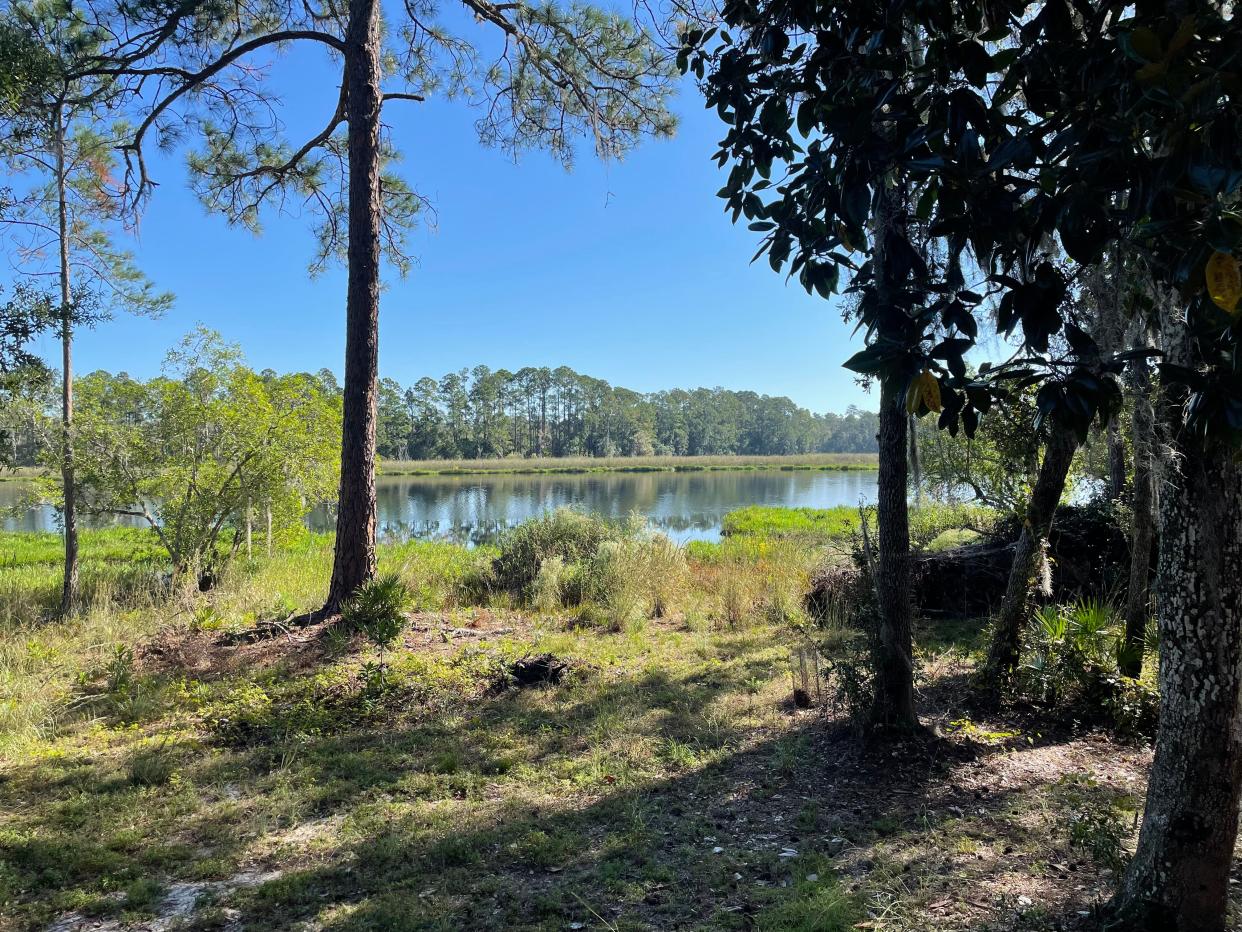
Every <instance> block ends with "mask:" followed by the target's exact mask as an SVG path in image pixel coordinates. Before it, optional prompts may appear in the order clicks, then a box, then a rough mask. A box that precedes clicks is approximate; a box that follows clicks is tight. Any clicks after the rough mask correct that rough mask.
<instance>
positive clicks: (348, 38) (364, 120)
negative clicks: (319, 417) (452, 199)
mask: <svg viewBox="0 0 1242 932" xmlns="http://www.w3.org/2000/svg"><path fill="white" fill-rule="evenodd" d="M345 83H346V105H347V110H348V119H349V251H348V265H349V273H348V277H349V284H348V294H347V297H346V308H345V315H346V322H345V385H344V412H343V426H342V432H341V491H340V498H339V502H338V507H337V514H336V551H335V555H334V558H333V563H332V583H331V586H330V587H329V589H328V599H327V602H326V603H325V604H324V607H323V610H322V613H323V614H325V615H331V614H335V613H336V612H338V611H340V608H341V605H342V603H343V602H344V601H345V600H346V599H348V598H349V597H350V596H351V595H352V594H353V593H354V592H355V591H356V590H357V589H358V587H359V586H361V585H362V584H363V583H365V582H366V581H367V580H369V579H371V578H372V577H373V576H374V575H375V567H376V561H375V521H376V505H375V423H376V417H377V399H378V390H379V386H378V375H379V289H380V281H379V265H380V211H381V209H382V206H383V205H382V204H381V201H380V149H379V144H380V108H381V104H382V99H381V92H380V38H379V2H378V0H350V3H349V24H348V28H347V29H346V34H345Z"/></svg>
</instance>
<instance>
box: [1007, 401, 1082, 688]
mask: <svg viewBox="0 0 1242 932" xmlns="http://www.w3.org/2000/svg"><path fill="white" fill-rule="evenodd" d="M1077 449H1078V439H1077V438H1076V437H1075V436H1074V432H1073V431H1071V430H1069V429H1068V428H1066V427H1062V426H1061V425H1060V424H1056V423H1053V424H1052V425H1051V426H1050V429H1049V433H1048V443H1047V445H1046V447H1045V449H1044V460H1043V462H1042V463H1041V464H1040V466H1039V475H1038V477H1037V478H1036V480H1035V488H1034V489H1033V490H1032V491H1031V500H1030V504H1029V506H1028V508H1027V513H1026V520H1025V521H1024V522H1023V525H1022V533H1021V534H1020V535H1019V536H1018V542H1017V544H1016V545H1015V546H1014V552H1013V564H1012V566H1011V567H1010V570H1009V582H1008V584H1007V585H1006V587H1005V596H1004V599H1003V600H1002V601H1001V607H1000V612H999V613H998V615H997V617H996V627H995V629H994V631H993V634H992V645H991V648H990V649H989V651H988V660H987V666H986V672H987V675H988V676H991V677H997V676H1003V675H1005V674H1007V673H1010V672H1012V671H1013V670H1015V669H1017V666H1018V661H1019V659H1020V655H1021V650H1022V623H1023V622H1024V621H1025V620H1026V613H1027V609H1028V606H1029V604H1030V600H1031V590H1032V589H1033V588H1034V583H1035V576H1036V573H1037V571H1038V569H1039V561H1040V560H1041V559H1042V556H1043V551H1044V547H1045V546H1046V544H1047V542H1048V534H1049V532H1050V531H1051V530H1052V517H1053V515H1054V514H1055V512H1056V509H1057V505H1058V504H1059V503H1060V501H1061V495H1062V494H1063V493H1064V492H1065V480H1066V477H1067V476H1068V475H1069V470H1070V466H1071V464H1072V463H1073V462H1074V452H1075V451H1076V450H1077Z"/></svg>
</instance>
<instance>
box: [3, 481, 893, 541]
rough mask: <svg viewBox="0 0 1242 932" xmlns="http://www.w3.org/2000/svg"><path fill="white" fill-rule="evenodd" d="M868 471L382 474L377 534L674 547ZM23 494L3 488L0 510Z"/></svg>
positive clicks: (49, 523)
mask: <svg viewBox="0 0 1242 932" xmlns="http://www.w3.org/2000/svg"><path fill="white" fill-rule="evenodd" d="M875 482H876V474H875V473H874V472H814V471H780V470H759V471H754V472H697V473H605V474H597V475H564V476H529V475H528V476H409V477H403V476H385V477H381V478H380V479H379V480H378V482H377V497H378V507H379V530H380V534H381V535H382V536H384V537H387V538H397V539H408V538H411V537H414V538H420V539H431V538H435V539H444V540H451V541H455V542H458V543H464V544H468V545H471V546H474V545H478V544H482V543H487V542H490V541H494V540H495V539H496V537H497V535H498V534H500V532H502V531H503V530H504V529H505V528H508V527H512V526H513V525H515V524H520V523H521V522H522V521H524V520H526V519H527V518H529V517H532V516H534V515H537V514H540V513H542V512H544V511H547V510H549V509H552V508H558V507H562V506H567V507H573V508H578V509H581V510H584V511H590V512H594V513H596V514H602V515H607V516H609V517H612V518H623V517H625V516H627V515H629V514H631V513H632V512H637V513H639V514H641V515H643V516H644V517H646V518H647V520H648V521H649V522H650V524H651V525H652V526H653V527H654V528H656V529H657V530H660V531H662V532H663V533H665V534H668V535H669V537H671V538H673V539H674V540H677V541H679V542H683V543H684V542H686V541H689V540H717V539H718V538H719V537H720V523H721V519H722V518H723V517H724V516H725V514H727V513H728V512H730V511H733V510H734V509H736V508H741V507H743V506H745V505H774V506H785V507H800V508H802V507H804V508H828V507H831V506H834V505H856V504H858V502H859V501H860V500H861V501H865V502H867V503H872V502H874V501H875ZM26 490H27V487H25V486H24V484H22V483H15V482H5V483H0V508H3V507H4V506H6V505H11V504H13V503H15V502H16V501H17V500H18V498H19V495H20V494H22V493H23V492H24V491H26ZM333 521H334V518H333V515H332V514H331V513H330V511H329V510H328V509H317V510H315V511H314V512H312V513H311V514H310V515H309V516H308V517H307V523H308V524H309V525H310V527H311V528H312V529H314V530H331V529H332V527H333ZM55 527H56V523H55V514H54V512H53V511H52V510H51V509H50V508H48V507H46V506H41V507H36V508H29V509H25V510H24V511H22V512H21V513H19V514H17V515H15V516H11V517H6V518H5V520H4V528H5V529H6V530H28V531H34V530H52V529H55Z"/></svg>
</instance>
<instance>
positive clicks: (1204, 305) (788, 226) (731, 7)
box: [679, 0, 1242, 438]
mask: <svg viewBox="0 0 1242 932" xmlns="http://www.w3.org/2000/svg"><path fill="white" fill-rule="evenodd" d="M863 36H866V37H867V39H866V40H865V41H859V37H863ZM1140 38H1141V40H1142V41H1139V39H1140ZM1238 38H1239V27H1238V23H1237V21H1236V18H1232V17H1231V16H1230V15H1229V14H1228V13H1227V12H1226V9H1225V8H1223V7H1221V6H1220V5H1219V4H1218V3H1215V2H1212V0H1194V2H1189V3H1184V4H1178V5H1169V4H1158V3H1152V4H1139V5H1137V6H1136V7H1134V8H1133V9H1130V8H1127V10H1126V11H1125V12H1124V13H1123V14H1118V16H1116V17H1114V16H1112V15H1111V14H1109V15H1101V16H1100V17H1097V18H1093V19H1092V21H1091V23H1090V24H1089V25H1084V24H1083V23H1080V22H1079V21H1078V20H1077V19H1076V18H1075V17H1074V16H1073V15H1071V13H1070V11H1069V10H1068V8H1067V7H1066V6H1065V5H1064V4H1062V3H1043V4H1038V5H1036V6H1035V7H1033V8H1029V5H1028V4H1025V3H1006V2H1002V3H999V4H996V3H982V2H978V0H958V2H954V3H950V4H947V5H938V4H907V5H904V6H901V7H898V8H893V7H891V6H890V5H877V4H859V3H853V2H848V0H839V2H815V3H808V2H798V3H792V4H790V3H774V2H760V3H730V4H726V5H725V7H724V8H723V10H722V22H721V24H720V27H713V28H707V29H705V28H700V27H698V26H695V25H693V24H691V25H690V26H689V27H688V28H687V29H686V31H685V33H684V34H683V42H684V47H683V49H682V51H681V53H680V56H679V62H680V64H681V67H682V69H683V71H691V72H693V73H694V74H695V76H696V77H698V78H700V79H701V83H702V88H703V91H704V94H705V96H706V99H707V104H708V106H709V107H715V108H716V109H717V112H718V113H719V114H720V116H721V118H722V120H723V121H724V122H725V123H726V124H727V125H728V129H727V131H726V133H725V137H724V139H723V140H722V142H721V146H720V150H719V151H718V152H717V153H716V159H717V162H718V163H719V164H720V165H721V166H722V167H723V166H725V165H727V164H730V163H731V170H730V172H729V175H728V179H727V181H726V182H725V185H724V187H723V188H722V189H721V191H720V196H721V197H722V198H723V199H724V200H725V203H726V209H727V210H728V211H729V212H730V213H731V215H732V218H733V220H734V222H737V221H738V220H739V219H741V218H742V217H743V216H744V217H745V218H746V220H747V222H748V223H749V224H750V228H751V229H752V230H754V231H756V232H757V233H760V234H761V235H762V244H761V246H760V248H759V251H758V253H757V257H758V256H761V255H764V254H766V256H767V258H768V261H769V263H770V265H771V267H772V268H773V270H774V271H778V272H783V273H786V274H790V275H795V276H797V278H798V279H799V281H800V283H801V284H802V285H803V287H804V288H805V289H806V290H807V291H808V292H813V293H817V294H819V295H821V296H823V297H828V296H829V295H830V294H832V293H833V292H835V291H837V290H839V288H840V286H841V284H842V279H843V278H844V277H846V276H849V277H850V281H849V285H850V290H851V291H853V292H855V293H857V294H859V296H860V297H859V301H858V303H857V305H856V311H857V315H858V317H859V318H860V321H861V323H862V325H863V326H865V327H866V330H867V333H868V346H867V348H866V349H864V350H863V351H861V352H859V353H857V354H856V355H855V356H854V357H853V358H851V359H850V360H849V361H848V362H847V363H846V365H847V367H849V368H851V369H853V370H854V371H856V372H858V373H860V374H862V375H864V376H879V377H881V378H882V379H884V380H886V381H888V382H889V383H890V384H895V385H898V386H906V385H909V384H911V383H912V382H913V380H915V379H916V378H924V377H926V376H931V377H934V378H936V379H937V381H938V383H939V389H940V395H941V398H942V400H943V411H942V412H941V414H940V417H939V425H940V426H941V427H945V428H949V429H950V430H954V431H956V430H958V429H959V428H961V429H964V430H965V431H966V433H967V434H971V433H973V432H974V430H975V429H976V427H977V426H978V423H979V419H980V417H981V416H983V415H985V414H986V413H987V412H988V411H989V410H990V409H991V407H992V405H993V402H994V401H995V400H998V399H999V400H1001V401H1005V400H1006V397H1007V395H1008V394H1009V386H1011V385H1017V386H1019V387H1030V386H1033V385H1039V389H1038V392H1037V395H1036V406H1037V409H1038V413H1037V417H1036V426H1037V427H1038V426H1039V424H1040V423H1042V422H1043V421H1044V420H1045V419H1046V418H1048V417H1055V418H1057V419H1058V420H1060V421H1061V422H1062V423H1064V424H1066V425H1067V426H1070V427H1072V428H1073V429H1074V430H1075V431H1076V433H1077V434H1078V435H1079V437H1080V438H1085V436H1086V434H1087V432H1088V428H1089V426H1090V424H1091V423H1092V421H1093V419H1095V418H1096V417H1097V415H1098V416H1100V417H1106V416H1107V415H1108V414H1109V413H1110V412H1111V411H1112V410H1115V408H1116V406H1117V403H1118V400H1119V397H1120V393H1119V390H1118V387H1117V385H1116V382H1115V380H1114V379H1113V378H1111V376H1113V375H1115V374H1117V373H1118V372H1120V371H1121V369H1122V367H1123V365H1124V358H1123V355H1120V354H1115V355H1112V356H1108V355H1107V354H1105V353H1103V352H1102V350H1101V347H1100V346H1099V345H1098V344H1097V343H1096V342H1095V340H1093V339H1092V338H1091V337H1090V336H1089V335H1088V334H1087V333H1086V332H1085V331H1084V330H1083V329H1082V327H1081V326H1079V324H1078V322H1076V321H1075V320H1074V316H1075V315H1074V309H1073V307H1072V301H1073V299H1074V292H1075V289H1074V288H1071V287H1070V284H1071V282H1072V281H1073V280H1075V278H1076V277H1077V275H1078V273H1079V271H1080V270H1081V269H1082V268H1083V267H1089V266H1092V265H1094V264H1096V263H1098V262H1099V261H1100V259H1101V257H1102V256H1103V255H1104V254H1105V252H1106V251H1107V250H1108V249H1109V248H1110V247H1116V248H1119V249H1122V250H1123V251H1126V250H1128V249H1129V248H1130V247H1134V249H1133V252H1134V254H1135V256H1136V257H1141V258H1138V259H1137V260H1136V264H1138V265H1140V266H1141V267H1142V269H1143V270H1144V272H1145V273H1146V275H1147V276H1148V277H1149V279H1148V280H1149V281H1154V282H1156V283H1157V284H1158V285H1159V286H1160V287H1164V288H1169V289H1174V290H1176V291H1177V292H1178V293H1179V295H1180V298H1181V302H1182V306H1183V307H1184V308H1185V310H1186V311H1187V312H1188V316H1189V326H1188V327H1187V329H1186V332H1187V334H1188V335H1190V336H1191V338H1190V342H1189V344H1188V345H1187V347H1186V349H1187V351H1188V358H1185V359H1182V360H1178V361H1177V364H1176V365H1168V364H1166V365H1165V366H1164V367H1163V368H1162V375H1163V377H1164V378H1165V379H1166V382H1167V383H1170V384H1176V385H1178V386H1179V388H1178V391H1179V393H1180V394H1182V395H1184V396H1185V401H1186V402H1187V403H1186V404H1185V405H1184V407H1183V409H1182V410H1183V416H1184V417H1185V419H1186V422H1187V423H1188V424H1190V425H1193V427H1194V428H1195V429H1196V430H1198V431H1201V432H1205V433H1214V432H1217V431H1222V432H1224V433H1227V434H1229V433H1234V432H1237V431H1239V430H1242V400H1240V396H1239V392H1238V379H1239V371H1240V370H1239V362H1238V359H1237V356H1236V354H1233V353H1232V350H1231V348H1232V347H1233V346H1234V345H1235V343H1236V332H1235V331H1236V318H1235V317H1231V316H1230V315H1229V314H1227V313H1226V312H1225V311H1223V310H1222V309H1221V308H1219V307H1217V306H1216V305H1215V304H1214V303H1213V301H1212V300H1211V299H1210V297H1209V295H1208V289H1207V287H1206V285H1205V280H1204V274H1205V268H1206V266H1207V263H1208V261H1209V258H1210V257H1211V256H1212V255H1213V254H1214V253H1224V254H1226V255H1228V254H1233V253H1236V252H1237V250H1238V248H1239V246H1242V222H1240V219H1239V214H1238V209H1237V208H1238V195H1239V191H1242V169H1240V166H1239V157H1238V147H1237V145H1236V139H1235V130H1236V127H1237V125H1238V123H1239V118H1240V116H1242V95H1240V94H1239V89H1238V84H1237V81H1236V59H1235V56H1236V51H1235V50H1236V47H1237V41H1238ZM1081 127H1089V128H1090V129H1089V131H1087V132H1080V131H1078V129H1079V128H1081ZM774 179H779V183H774ZM1032 179H1035V180H1032ZM1175 191H1193V192H1194V196H1192V197H1174V196H1170V192H1175ZM916 244H917V245H916ZM1032 244H1048V248H1042V247H1041V248H1033V247H1032ZM1058 246H1059V247H1060V249H1062V250H1064V254H1065V256H1067V257H1068V260H1069V261H1068V262H1066V263H1061V262H1059V261H1058V259H1057V257H1056V253H1055V250H1056V247H1058ZM881 257H882V260H883V261H875V260H878V259H880V258H881ZM928 257H932V258H931V260H930V261H929V258H928ZM971 261H973V262H974V263H975V265H976V267H977V268H979V269H980V270H981V271H982V273H983V274H982V275H981V276H978V278H979V280H980V284H977V285H976V284H975V283H973V282H972V283H971V286H969V287H968V286H967V281H966V278H967V276H966V274H965V270H966V268H967V267H968V263H969V262H971ZM988 298H991V299H992V300H986V299H988ZM1127 303H1128V304H1131V306H1133V307H1134V308H1135V309H1136V310H1138V311H1140V312H1143V311H1149V310H1151V309H1152V308H1151V302H1150V299H1149V298H1144V297H1143V296H1141V295H1140V296H1136V298H1135V300H1134V301H1133V302H1132V303H1131V302H1127ZM993 308H994V309H995V313H996V325H997V329H998V331H999V332H1000V333H1001V334H1002V335H1003V336H1005V337H1010V336H1013V337H1015V340H1016V341H1017V342H1020V344H1021V350H1020V351H1019V352H1018V353H1017V354H1015V355H1014V356H1013V357H1010V358H1007V359H1006V360H1005V361H1004V362H1003V363H1001V364H999V365H987V366H983V365H981V366H980V368H979V371H978V373H977V374H971V373H968V372H967V368H966V364H965V356H966V354H967V353H968V352H969V351H970V350H971V349H972V348H974V347H975V346H976V342H977V337H978V332H979V326H980V322H981V321H984V320H986V319H987V318H988V317H989V316H990V314H991V313H992V309H993ZM1061 340H1064V343H1063V344H1061V343H1060V341H1061ZM1063 350H1066V351H1067V352H1063ZM1005 356H1009V353H1008V350H1006V351H1005ZM927 410H928V409H927V405H926V404H923V403H922V402H920V405H919V407H918V410H917V413H918V414H920V415H922V414H926V413H927Z"/></svg>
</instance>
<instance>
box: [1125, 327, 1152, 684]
mask: <svg viewBox="0 0 1242 932" xmlns="http://www.w3.org/2000/svg"><path fill="white" fill-rule="evenodd" d="M1136 348H1141V347H1136ZM1128 381H1129V383H1130V386H1129V387H1130V393H1131V394H1132V395H1133V397H1134V410H1133V413H1132V414H1131V420H1130V423H1131V427H1130V432H1131V440H1132V446H1133V447H1134V483H1133V487H1132V489H1131V494H1130V510H1131V512H1132V513H1133V519H1132V521H1133V526H1132V528H1131V531H1130V580H1129V585H1128V587H1127V589H1126V607H1125V621H1126V652H1125V658H1124V661H1123V665H1122V666H1123V669H1122V671H1121V672H1122V673H1124V674H1125V675H1126V676H1132V677H1135V678H1136V679H1137V678H1138V677H1139V676H1140V675H1141V674H1142V672H1143V646H1144V642H1145V638H1144V634H1145V632H1146V630H1147V619H1148V618H1149V617H1150V608H1149V603H1150V601H1151V598H1150V586H1149V578H1148V577H1149V574H1150V572H1151V544H1152V540H1153V539H1154V537H1155V526H1154V525H1155V517H1156V516H1155V511H1154V510H1155V492H1156V488H1155V476H1154V473H1153V467H1154V455H1155V440H1156V423H1155V415H1154V414H1153V412H1152V408H1151V399H1150V397H1149V395H1150V392H1151V376H1150V374H1149V372H1148V369H1147V360H1145V359H1135V360H1133V361H1132V362H1131V363H1130V372H1129V379H1128Z"/></svg>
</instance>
